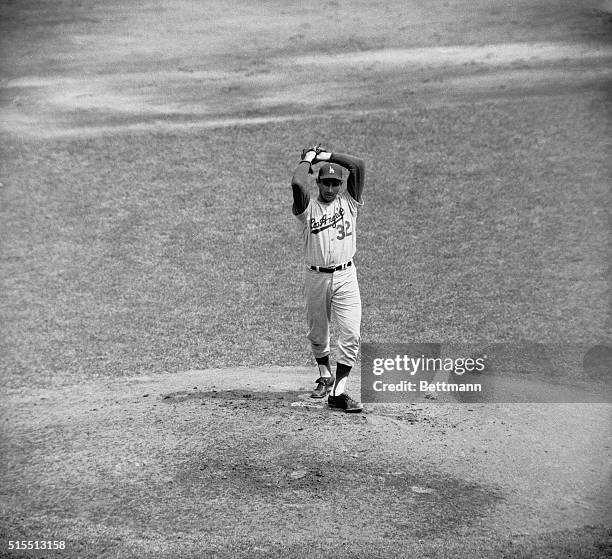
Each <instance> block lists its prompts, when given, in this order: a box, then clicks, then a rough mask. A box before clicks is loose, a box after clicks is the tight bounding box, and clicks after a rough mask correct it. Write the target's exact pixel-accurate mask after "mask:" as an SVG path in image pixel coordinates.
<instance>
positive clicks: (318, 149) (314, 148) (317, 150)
mask: <svg viewBox="0 0 612 559" xmlns="http://www.w3.org/2000/svg"><path fill="white" fill-rule="evenodd" d="M309 151H314V152H315V153H316V154H317V156H318V155H319V154H320V153H321V152H322V151H328V150H327V149H326V148H324V147H323V146H321V144H317V145H316V146H309V147H307V148H304V149H303V150H302V155H301V160H302V161H306V154H307V153H308V152H309ZM312 162H313V163H317V158H316V157H315V158H314V159H313V160H312ZM308 172H309V173H311V174H312V167H311V168H310V169H309V170H308Z"/></svg>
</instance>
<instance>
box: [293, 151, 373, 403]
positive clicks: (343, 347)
mask: <svg viewBox="0 0 612 559" xmlns="http://www.w3.org/2000/svg"><path fill="white" fill-rule="evenodd" d="M315 163H323V164H322V165H321V166H320V168H319V170H318V173H317V177H316V184H317V187H318V193H317V196H316V197H315V198H312V197H311V196H310V182H309V176H308V175H309V174H310V173H312V165H313V164H315ZM364 177H365V163H364V162H363V161H362V160H361V159H359V158H358V157H355V156H353V155H347V154H342V153H332V152H330V151H327V150H325V149H324V148H321V147H320V146H315V147H312V148H306V149H305V150H303V151H302V155H301V160H300V162H299V164H298V166H297V168H296V169H295V172H294V174H293V178H292V180H291V188H292V190H293V214H294V215H295V216H296V217H297V219H298V220H299V228H300V233H301V236H302V240H303V247H304V261H305V264H306V270H305V271H304V302H305V305H306V321H307V324H308V335H307V338H308V340H309V341H310V344H311V347H312V352H313V354H314V357H315V359H316V361H317V364H318V367H319V378H318V379H317V380H316V388H315V389H314V390H313V392H312V393H311V397H312V398H325V396H327V403H328V405H329V406H330V407H332V408H340V409H343V410H344V411H347V412H360V411H362V409H363V407H362V405H361V404H360V403H359V402H356V401H355V400H353V399H352V398H351V397H350V396H349V395H348V394H347V393H346V383H347V380H348V376H349V373H350V372H351V369H352V367H353V365H354V364H355V360H356V359H357V353H358V351H359V344H360V341H361V335H360V328H361V296H360V294H359V284H358V283H357V269H356V267H355V263H354V262H353V257H354V256H355V250H356V243H355V237H356V233H357V228H356V225H357V210H358V209H359V207H360V206H362V205H363V202H362V200H361V193H362V191H363V184H364ZM344 179H346V191H342V192H340V189H341V187H342V183H343V181H344ZM332 320H333V321H334V324H335V327H336V330H337V332H338V352H339V356H338V361H337V363H336V375H335V376H334V375H333V374H332V372H331V366H330V360H329V353H330V322H331V321H332Z"/></svg>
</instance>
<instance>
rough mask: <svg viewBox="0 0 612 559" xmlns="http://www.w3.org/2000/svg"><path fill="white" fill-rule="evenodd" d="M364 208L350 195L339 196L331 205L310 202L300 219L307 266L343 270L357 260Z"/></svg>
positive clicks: (312, 200) (342, 193) (341, 194)
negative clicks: (360, 209)
mask: <svg viewBox="0 0 612 559" xmlns="http://www.w3.org/2000/svg"><path fill="white" fill-rule="evenodd" d="M362 205H363V202H357V200H355V199H354V198H353V197H352V196H351V195H350V194H349V193H348V192H341V193H338V195H337V196H336V198H335V199H334V201H333V202H330V203H326V202H321V201H320V200H319V199H318V197H316V198H310V201H309V202H308V206H307V207H306V210H305V211H303V212H302V213H301V214H299V215H297V216H296V217H297V218H298V220H299V222H300V223H299V227H300V233H301V235H302V240H303V247H304V261H305V264H306V265H307V266H323V267H332V266H339V265H340V264H344V263H346V262H348V261H349V260H351V259H352V258H353V256H354V255H355V250H356V248H357V245H356V242H355V234H356V232H357V209H358V207H359V206H362Z"/></svg>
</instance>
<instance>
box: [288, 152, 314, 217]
mask: <svg viewBox="0 0 612 559" xmlns="http://www.w3.org/2000/svg"><path fill="white" fill-rule="evenodd" d="M309 169H310V165H308V163H305V162H300V164H299V165H298V166H297V167H296V169H295V172H294V173H293V178H292V179H291V189H292V190H293V215H300V214H303V213H304V212H305V211H306V208H307V207H308V203H309V202H310V194H309V192H308V190H309V185H308V170H309Z"/></svg>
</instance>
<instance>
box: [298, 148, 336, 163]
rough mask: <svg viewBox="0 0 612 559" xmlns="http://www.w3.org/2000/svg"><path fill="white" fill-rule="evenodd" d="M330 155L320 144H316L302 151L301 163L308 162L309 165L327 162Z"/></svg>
mask: <svg viewBox="0 0 612 559" xmlns="http://www.w3.org/2000/svg"><path fill="white" fill-rule="evenodd" d="M330 155H331V154H330V152H329V151H328V150H327V149H325V148H324V147H323V146H321V144H317V145H315V146H309V147H307V148H304V149H303V150H302V161H308V162H309V163H317V162H319V161H327V160H329V157H330Z"/></svg>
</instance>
